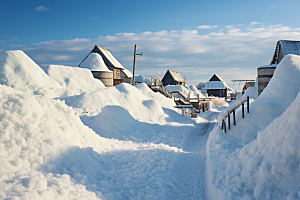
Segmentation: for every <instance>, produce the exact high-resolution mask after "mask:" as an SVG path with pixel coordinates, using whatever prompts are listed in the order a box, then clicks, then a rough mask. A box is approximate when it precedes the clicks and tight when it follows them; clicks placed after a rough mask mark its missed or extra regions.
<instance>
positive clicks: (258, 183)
mask: <svg viewBox="0 0 300 200" xmlns="http://www.w3.org/2000/svg"><path fill="white" fill-rule="evenodd" d="M299 76H300V56H296V55H287V56H285V57H284V58H283V60H282V61H281V62H280V64H279V65H278V66H277V68H276V70H275V72H274V75H273V78H272V79H271V81H270V82H269V84H268V87H267V88H265V90H264V91H263V92H262V93H261V95H260V96H259V97H258V98H257V99H256V100H255V101H253V102H252V103H251V104H250V113H246V115H245V119H242V118H241V114H240V113H241V110H240V109H237V110H236V113H237V115H236V123H237V125H236V126H233V124H232V125H231V126H232V128H231V129H230V130H229V131H228V132H227V133H226V134H225V133H224V132H223V131H222V130H221V129H220V126H218V127H215V129H214V130H213V131H212V132H211V133H210V135H209V139H208V142H207V154H208V162H207V169H208V185H209V190H210V195H211V199H298V198H299V192H300V191H299V188H300V185H299V181H298V179H299V177H300V168H299V166H300V160H299V150H298V149H299V148H298V146H299V145H298V144H299V138H300V135H299V123H298V121H299V119H300V116H299V109H300V107H299V101H300V97H299V96H300V93H299V92H300V81H299ZM248 89H249V88H248ZM297 95H298V96H297ZM242 98H245V97H244V96H243V97H242ZM225 112H226V111H225ZM223 114H224V113H223ZM219 119H220V118H219Z"/></svg>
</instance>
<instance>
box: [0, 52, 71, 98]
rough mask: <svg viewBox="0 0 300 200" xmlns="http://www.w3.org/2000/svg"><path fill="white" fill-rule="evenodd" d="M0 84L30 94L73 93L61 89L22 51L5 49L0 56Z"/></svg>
mask: <svg viewBox="0 0 300 200" xmlns="http://www.w3.org/2000/svg"><path fill="white" fill-rule="evenodd" d="M0 84H2V85H7V86H9V87H12V88H15V89H17V90H21V91H23V92H26V93H30V94H41V95H46V96H49V97H59V96H67V95H72V94H74V91H71V90H65V89H63V88H62V87H61V86H60V85H59V83H57V82H56V81H55V80H53V79H52V78H50V77H49V76H48V75H47V74H46V73H45V72H44V71H43V70H42V68H40V67H39V66H38V65H37V64H36V63H35V62H34V61H33V60H31V58H29V57H28V56H27V55H26V54H25V53H24V52H23V51H20V50H15V51H6V52H4V53H3V54H2V55H1V57H0Z"/></svg>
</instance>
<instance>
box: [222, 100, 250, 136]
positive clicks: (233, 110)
mask: <svg viewBox="0 0 300 200" xmlns="http://www.w3.org/2000/svg"><path fill="white" fill-rule="evenodd" d="M246 102H247V112H248V113H249V110H250V109H249V104H250V103H249V96H247V99H246V100H245V101H243V102H241V103H240V104H239V105H238V106H236V107H234V108H233V109H232V110H230V111H228V114H227V115H226V116H225V118H224V119H223V120H222V130H223V129H224V131H225V133H226V122H225V120H226V118H228V120H227V122H228V129H230V114H231V113H232V117H233V125H236V121H235V109H237V108H238V107H240V106H242V118H245V111H244V110H245V109H244V107H245V105H244V104H245V103H246Z"/></svg>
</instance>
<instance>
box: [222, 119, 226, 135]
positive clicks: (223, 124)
mask: <svg viewBox="0 0 300 200" xmlns="http://www.w3.org/2000/svg"><path fill="white" fill-rule="evenodd" d="M223 128H224V131H225V133H226V123H225V119H223V120H222V130H223Z"/></svg>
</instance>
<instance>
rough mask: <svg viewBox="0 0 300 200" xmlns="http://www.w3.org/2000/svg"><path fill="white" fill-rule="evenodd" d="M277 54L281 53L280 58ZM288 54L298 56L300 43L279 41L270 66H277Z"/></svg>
mask: <svg viewBox="0 0 300 200" xmlns="http://www.w3.org/2000/svg"><path fill="white" fill-rule="evenodd" d="M279 52H280V53H282V56H281V55H279ZM288 54H294V55H300V41H291V40H279V41H278V42H277V45H276V49H275V52H274V55H273V58H272V61H271V63H270V65H271V64H278V63H279V62H280V60H281V59H282V58H283V57H284V56H286V55H288Z"/></svg>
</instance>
